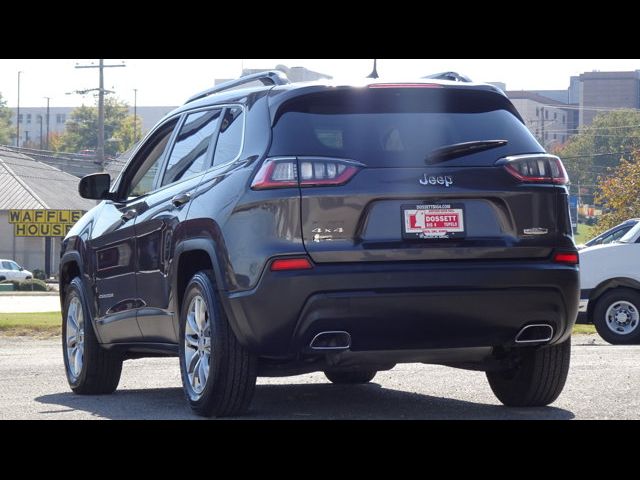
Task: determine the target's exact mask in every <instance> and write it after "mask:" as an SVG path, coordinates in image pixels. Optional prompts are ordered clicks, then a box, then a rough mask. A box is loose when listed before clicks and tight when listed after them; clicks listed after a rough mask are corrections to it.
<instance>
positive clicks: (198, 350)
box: [179, 270, 257, 417]
mask: <svg viewBox="0 0 640 480" xmlns="http://www.w3.org/2000/svg"><path fill="white" fill-rule="evenodd" d="M214 286H215V278H214V276H213V272H211V271H210V270H206V271H202V272H198V273H196V274H195V275H194V276H193V278H192V279H191V281H190V282H189V285H188V286H187V289H186V291H185V295H184V301H183V305H182V312H181V315H180V345H179V348H180V372H181V374H182V385H183V387H184V391H185V394H186V396H187V400H188V401H189V405H190V406H191V408H192V409H193V411H194V412H195V413H196V414H198V415H201V416H205V417H210V416H212V415H213V416H216V417H224V416H234V415H240V414H242V413H244V412H246V410H247V409H248V408H249V404H250V403H251V398H252V397H253V392H254V389H255V385H256V370H257V365H256V364H257V362H256V358H255V356H253V355H252V354H250V353H249V352H248V351H247V350H246V349H245V348H244V347H243V346H242V345H241V344H240V343H239V342H238V340H237V339H236V336H235V334H234V333H233V330H232V329H231V327H230V326H229V322H228V321H227V318H226V316H225V314H224V311H223V310H222V307H221V305H220V303H219V301H218V299H217V295H216V291H215V287H214Z"/></svg>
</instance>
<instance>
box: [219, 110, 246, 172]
mask: <svg viewBox="0 0 640 480" xmlns="http://www.w3.org/2000/svg"><path fill="white" fill-rule="evenodd" d="M243 130H244V113H243V112H242V109H241V108H240V107H233V108H227V109H225V113H224V117H223V119H222V123H221V124H220V134H219V135H218V142H217V143H216V154H215V156H214V159H213V165H223V164H225V163H228V162H230V161H232V160H233V159H235V158H236V157H237V156H238V154H239V153H240V149H241V148H242V136H243V133H244V131H243Z"/></svg>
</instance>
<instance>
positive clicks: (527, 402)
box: [487, 338, 571, 407]
mask: <svg viewBox="0 0 640 480" xmlns="http://www.w3.org/2000/svg"><path fill="white" fill-rule="evenodd" d="M517 355H518V357H517V358H515V361H516V366H515V367H513V368H510V369H508V370H498V371H489V372H487V379H488V380H489V385H490V386H491V390H493V393H494V394H495V396H496V397H498V400H500V401H501V402H502V403H503V404H505V405H507V406H509V407H543V406H546V405H549V404H550V403H553V402H554V401H555V400H556V399H557V398H558V396H559V395H560V393H561V392H562V389H563V388H564V384H565V382H566V380H567V373H568V372H569V363H570V359H571V338H569V339H567V340H565V341H564V342H562V343H560V344H557V345H548V346H545V347H540V348H536V349H531V350H530V349H527V351H526V352H525V351H520V352H518V353H517Z"/></svg>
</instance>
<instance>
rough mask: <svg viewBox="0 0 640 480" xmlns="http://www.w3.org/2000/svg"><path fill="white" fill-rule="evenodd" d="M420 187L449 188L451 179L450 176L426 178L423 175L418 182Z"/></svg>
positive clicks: (451, 183)
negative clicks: (436, 186) (441, 186)
mask: <svg viewBox="0 0 640 480" xmlns="http://www.w3.org/2000/svg"><path fill="white" fill-rule="evenodd" d="M418 181H419V182H420V185H444V186H445V187H450V186H451V185H453V177H451V176H450V175H440V176H437V177H436V176H435V175H431V176H427V174H426V173H425V174H424V176H423V177H422V178H421V179H420V180H418Z"/></svg>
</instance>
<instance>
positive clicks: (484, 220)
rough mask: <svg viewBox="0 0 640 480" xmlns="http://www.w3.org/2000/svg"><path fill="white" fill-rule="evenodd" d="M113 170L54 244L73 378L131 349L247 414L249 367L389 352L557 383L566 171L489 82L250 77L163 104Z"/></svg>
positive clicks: (88, 385) (527, 388)
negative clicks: (171, 358)
mask: <svg viewBox="0 0 640 480" xmlns="http://www.w3.org/2000/svg"><path fill="white" fill-rule="evenodd" d="M256 81H259V82H261V83H262V84H263V85H262V86H258V87H255V86H254V87H247V85H246V83H248V82H253V83H255V82H256ZM242 87H246V88H242ZM110 181H111V179H110V177H109V175H108V174H105V173H100V174H93V175H89V176H87V177H85V178H83V179H82V180H81V182H80V186H79V191H80V194H81V195H82V196H83V197H85V198H90V199H99V200H102V202H101V203H100V204H99V205H98V206H97V207H95V208H94V209H93V210H91V211H90V212H88V213H87V214H86V215H85V216H84V217H83V218H82V219H81V220H80V221H79V222H77V223H76V224H75V225H74V227H73V228H72V230H71V231H70V232H69V234H68V236H67V237H66V238H65V239H64V241H63V244H62V258H61V262H60V295H61V301H62V304H63V306H64V307H63V324H62V332H63V351H64V363H65V368H66V374H67V379H68V381H69V384H70V386H71V389H72V390H73V391H74V392H76V393H80V394H95V393H110V392H113V391H114V390H115V389H116V387H117V385H118V381H119V378H120V372H121V368H122V362H123V360H126V359H129V358H139V357H144V356H149V355H152V356H157V355H176V356H178V357H179V362H180V367H181V375H182V382H183V386H184V391H185V394H186V397H187V400H188V402H189V404H190V405H191V407H192V409H193V410H194V411H195V412H196V413H197V414H200V415H206V416H209V415H217V416H224V415H238V414H241V413H242V412H244V411H246V410H247V408H248V406H249V404H250V401H251V398H252V395H253V391H254V386H255V383H256V377H257V376H283V375H296V374H302V373H308V372H314V371H321V372H324V373H325V375H326V377H327V378H328V380H329V381H331V382H333V383H339V384H360V383H366V382H369V381H371V380H372V379H373V378H374V377H375V375H376V373H377V372H378V371H380V370H389V369H391V368H393V367H394V366H395V364H397V363H405V362H422V363H435V364H443V365H448V366H452V367H459V368H470V369H476V370H484V371H486V372H487V373H486V375H487V377H488V381H489V384H490V386H491V388H492V389H493V391H494V392H495V394H496V395H497V397H498V398H499V399H500V400H501V401H502V402H503V403H504V404H506V405H514V406H540V405H547V404H549V403H551V402H553V401H554V400H555V399H556V398H557V397H558V395H559V394H560V392H561V391H562V388H563V386H564V383H565V380H566V376H567V371H568V368H569V360H570V348H571V342H570V335H571V330H572V327H573V323H574V321H575V318H576V314H577V309H578V299H579V286H578V280H579V274H578V266H577V263H578V254H577V250H576V248H575V245H574V243H573V237H572V234H571V222H570V219H569V209H568V192H567V188H566V187H565V185H566V183H567V181H568V178H567V175H566V172H565V169H564V167H563V165H562V162H561V161H560V159H559V158H558V157H556V156H553V155H549V154H547V153H546V152H545V151H544V149H543V147H542V146H541V145H540V144H539V143H538V142H537V141H536V139H535V138H534V137H533V135H532V134H531V133H530V131H529V130H528V129H527V127H526V126H525V125H524V123H523V121H522V118H521V117H520V115H519V114H518V112H517V110H516V109H515V107H514V106H513V104H512V103H511V102H510V101H509V99H508V98H507V97H506V96H505V95H504V94H503V93H502V91H501V90H499V89H498V88H496V87H494V86H492V85H486V84H474V83H470V82H466V81H447V80H441V79H433V78H432V79H420V80H418V81H409V82H401V83H388V82H384V81H380V80H366V81H364V82H363V83H361V84H357V85H345V84H342V83H340V84H334V83H322V82H319V83H296V84H290V83H289V82H288V81H287V80H286V78H283V77H282V75H281V74H280V73H279V72H267V73H264V72H263V73H258V74H255V75H249V76H247V77H243V78H242V79H240V80H237V81H231V82H229V83H226V84H223V85H220V86H217V87H214V88H212V89H210V90H208V91H205V92H203V93H201V94H198V95H195V96H194V97H192V98H191V99H190V100H189V101H188V102H187V103H186V104H185V105H183V106H182V107H179V108H178V109H176V110H174V111H173V112H171V113H169V114H168V115H167V116H166V117H165V118H164V119H163V120H161V121H160V123H159V124H158V125H157V126H156V127H155V128H154V129H153V130H152V131H151V132H150V133H149V134H148V135H147V136H146V138H145V139H144V140H143V141H141V143H140V145H139V147H138V148H137V149H136V150H135V152H133V154H132V156H131V159H130V161H129V163H128V164H127V166H126V167H125V168H124V169H123V171H122V173H121V174H120V175H119V177H118V179H117V180H116V182H114V184H113V186H112V187H110Z"/></svg>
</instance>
